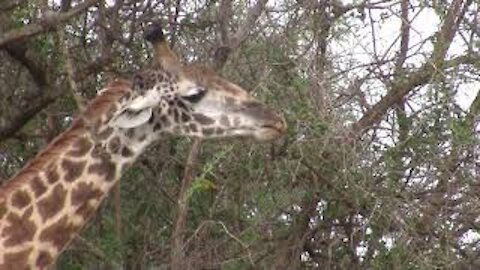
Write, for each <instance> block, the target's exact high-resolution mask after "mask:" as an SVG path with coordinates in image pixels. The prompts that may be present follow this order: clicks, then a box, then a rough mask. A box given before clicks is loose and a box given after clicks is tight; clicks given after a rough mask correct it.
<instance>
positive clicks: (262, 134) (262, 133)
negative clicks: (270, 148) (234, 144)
mask: <svg viewBox="0 0 480 270" xmlns="http://www.w3.org/2000/svg"><path fill="white" fill-rule="evenodd" d="M284 134H285V129H278V128H276V127H269V126H264V127H261V128H259V129H258V130H255V133H253V138H254V139H255V140H256V141H258V142H266V141H273V140H276V139H278V138H280V137H282V136H283V135H284Z"/></svg>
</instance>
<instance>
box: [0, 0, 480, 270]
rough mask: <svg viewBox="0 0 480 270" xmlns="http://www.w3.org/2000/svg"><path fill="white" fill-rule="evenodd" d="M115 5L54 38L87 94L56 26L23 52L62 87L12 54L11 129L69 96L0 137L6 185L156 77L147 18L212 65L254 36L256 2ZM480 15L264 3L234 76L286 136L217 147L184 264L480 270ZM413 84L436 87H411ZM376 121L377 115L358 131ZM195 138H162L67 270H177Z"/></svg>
mask: <svg viewBox="0 0 480 270" xmlns="http://www.w3.org/2000/svg"><path fill="white" fill-rule="evenodd" d="M10 2H12V1H10ZM19 2H22V1H19ZM29 2H32V1H29ZM58 2H59V1H49V8H50V9H52V10H54V11H58V10H59V7H58V6H57V5H58ZM72 2H73V3H74V4H77V3H78V2H80V1H72ZM106 2H107V3H105V2H103V1H101V2H99V3H100V4H98V5H99V7H95V8H90V9H89V10H88V12H87V14H85V13H83V14H81V15H78V16H77V17H75V18H73V19H71V20H70V21H69V22H68V24H67V25H65V27H64V28H63V27H60V26H59V27H58V29H60V30H58V29H57V31H65V34H66V35H67V37H68V38H67V40H66V41H67V42H66V43H67V44H68V47H69V49H70V53H71V55H70V57H72V60H73V61H74V66H75V71H76V76H77V75H78V76H80V75H81V76H80V77H79V78H77V79H78V81H77V84H78V89H76V90H75V89H73V90H72V89H71V87H70V86H69V84H68V74H66V71H65V63H66V59H65V57H66V56H65V55H62V53H61V48H60V45H59V42H58V32H57V31H51V32H47V33H42V34H40V35H37V36H35V37H33V38H30V39H25V40H23V41H22V42H23V43H22V46H26V47H28V50H27V53H26V55H27V56H28V57H31V59H34V60H36V61H37V62H40V63H41V66H42V69H43V68H44V69H45V70H47V72H46V73H47V74H46V76H47V77H48V80H47V81H48V83H49V86H48V87H44V86H41V85H40V86H39V85H38V84H37V83H36V82H35V78H34V76H33V75H32V74H31V69H29V66H28V65H29V63H28V62H27V63H26V62H21V61H19V60H18V59H16V58H15V57H14V55H12V53H9V52H8V51H7V50H6V49H4V48H2V50H1V51H0V55H1V56H2V59H3V60H2V61H3V63H2V67H0V81H1V83H0V94H2V96H4V97H5V101H1V102H0V105H1V107H0V134H3V133H2V130H1V129H3V127H4V126H5V124H4V123H8V121H7V120H8V119H10V116H11V115H15V114H17V113H22V109H24V108H26V107H28V105H30V106H33V105H34V101H35V100H40V98H41V97H43V95H45V94H46V93H50V92H48V91H53V92H52V93H56V94H55V95H54V96H56V98H55V100H54V101H53V102H51V103H48V104H47V105H49V106H48V107H47V105H45V106H44V107H42V109H41V112H39V113H36V114H35V116H34V117H33V118H32V119H31V120H29V121H27V123H25V124H24V125H22V126H21V129H20V128H19V129H18V130H16V132H15V133H13V135H11V136H8V137H3V136H1V135H0V143H1V144H0V166H2V170H0V171H1V172H0V178H3V179H7V178H8V177H9V176H11V175H13V174H14V172H15V171H16V170H18V169H19V168H20V167H21V166H22V164H24V162H26V161H27V160H28V159H30V158H31V157H32V156H33V155H34V154H35V152H37V151H38V150H39V149H40V148H41V147H42V146H44V145H45V144H46V143H47V142H48V141H50V140H51V139H52V137H53V135H55V134H58V133H60V132H61V131H62V130H64V129H65V128H66V126H67V125H68V123H69V122H70V121H71V119H72V117H73V116H74V115H76V114H77V113H78V111H79V109H78V108H77V105H78V102H77V99H75V98H74V97H75V96H76V97H80V98H81V99H89V98H92V97H93V96H94V95H95V94H96V91H97V90H98V89H100V88H101V86H102V85H104V84H105V83H106V82H107V81H109V80H111V79H112V78H113V77H116V76H118V75H122V76H126V77H129V76H131V74H132V73H134V72H135V71H137V70H139V69H142V68H145V67H147V66H148V65H149V61H150V52H149V49H148V46H147V45H146V43H145V41H144V40H143V38H142V31H143V29H144V27H145V25H146V24H147V23H148V22H150V21H154V20H158V19H161V20H162V21H163V22H164V23H165V27H166V29H167V32H168V34H169V39H170V40H171V41H172V42H174V49H175V51H176V52H178V53H179V54H180V55H181V56H182V58H183V59H185V60H187V61H190V62H194V61H198V62H203V63H211V62H215V56H214V55H215V52H216V50H217V49H218V48H220V47H222V46H226V45H228V42H227V44H226V43H225V37H224V36H222V35H224V34H222V31H225V32H226V33H227V34H226V35H227V37H228V36H230V37H231V36H232V35H233V34H234V33H236V31H238V30H239V29H242V28H241V27H242V23H243V22H245V21H247V20H248V17H249V12H251V10H252V8H253V6H254V4H253V3H251V2H252V1H232V2H233V6H232V7H230V11H228V8H227V9H226V10H224V11H225V12H227V13H228V12H231V14H230V16H227V17H228V19H229V21H228V22H227V23H226V24H225V23H224V22H221V21H220V17H219V14H220V13H219V12H218V11H219V10H220V9H221V8H222V5H223V4H225V5H228V3H229V2H230V1H200V0H198V1H178V3H180V4H178V5H176V3H175V2H176V1H112V3H110V1H106ZM187 2H188V3H187ZM253 2H255V1H253ZM259 2H260V1H259ZM351 2H353V4H352V3H351ZM402 2H407V3H410V5H409V8H408V10H409V14H408V15H406V14H405V13H402V11H401V6H400V5H401V3H402ZM457 2H462V3H463V4H464V5H461V8H465V12H464V13H455V14H464V17H463V18H459V19H458V22H459V27H458V31H457V32H455V33H453V34H454V38H453V41H452V44H451V45H450V44H446V45H447V46H450V49H449V51H448V53H446V54H445V55H444V56H443V57H441V59H443V60H444V61H445V62H444V63H442V64H441V65H440V64H438V63H434V62H433V60H431V59H437V58H435V57H433V56H432V57H430V56H431V55H432V53H433V48H434V47H436V46H438V43H439V42H441V41H439V40H438V38H434V36H435V37H436V36H437V34H436V33H435V31H440V30H441V29H442V27H441V26H442V24H443V23H445V22H447V19H446V16H448V10H449V9H450V8H451V7H452V6H454V4H455V3H457ZM32 3H33V2H32ZM365 3H367V4H365ZM442 3H443V4H442ZM467 3H469V4H468V5H467ZM40 9H41V8H40V6H37V5H33V4H23V5H19V6H18V7H17V8H15V9H14V10H10V11H8V10H7V11H3V10H2V9H1V8H0V24H1V23H2V22H3V23H4V24H2V25H4V26H0V30H1V31H3V32H6V31H7V30H12V29H20V28H21V27H23V26H25V25H26V24H27V23H28V22H30V20H31V21H32V22H36V21H37V20H38V19H37V17H36V16H37V14H38V13H39V12H40ZM478 9H479V4H478V1H477V2H473V3H471V1H440V2H437V1H434V2H432V3H429V2H428V1H403V0H402V1H389V0H387V1H366V2H364V1H293V0H283V1H273V2H272V1H270V2H268V4H267V6H266V8H264V9H262V13H261V14H262V15H261V16H260V17H259V19H258V20H257V21H256V22H255V23H254V24H253V25H251V26H250V27H249V28H248V29H247V30H248V32H249V33H250V35H249V36H248V38H247V39H246V40H244V41H243V42H242V43H241V44H239V46H238V47H237V48H236V49H235V50H234V51H232V52H231V53H230V55H229V57H228V61H227V62H226V63H225V65H224V66H223V69H222V70H221V72H220V73H221V74H222V76H224V77H226V78H228V79H229V80H231V81H234V82H237V83H239V84H240V85H241V86H242V87H244V88H245V89H249V90H250V92H251V93H252V95H254V96H256V97H258V98H259V99H261V100H263V101H265V102H266V103H268V104H271V106H272V107H274V108H276V109H277V110H279V111H281V112H282V113H283V114H284V117H285V119H286V121H287V123H288V125H289V127H288V131H287V134H286V136H285V138H283V139H281V140H279V141H277V142H273V143H270V144H266V145H262V144H256V143H253V142H251V141H245V140H238V141H236V140H235V141H234V140H227V141H221V142H218V141H215V142H210V141H207V142H204V143H203V146H202V151H201V155H200V159H199V162H198V164H196V170H195V177H194V181H193V183H192V185H191V186H190V187H189V188H188V189H187V198H188V206H189V208H188V213H187V224H186V231H185V234H184V236H185V237H184V251H185V265H186V268H185V269H310V268H312V269H314V268H319V269H440V268H442V269H443V268H447V269H457V268H458V269H461V268H462V267H463V268H465V269H467V268H470V269H474V268H477V267H479V265H480V263H479V261H478V256H477V253H478V250H479V248H480V246H479V241H478V240H479V239H480V234H479V233H480V231H479V230H478V228H479V225H480V224H479V219H478V216H479V215H480V200H479V197H478V183H477V181H478V179H479V171H478V166H479V164H478V162H479V151H480V148H479V136H478V128H479V126H478V125H479V123H478V117H479V111H478V109H475V108H480V106H479V105H478V102H479V101H480V98H479V97H478V95H479V93H478V80H479V69H478V68H479V67H478V63H479V61H480V54H479V51H478V49H479V48H478V42H479V38H480V37H479V34H478V31H479V29H478V16H477V15H476V14H478ZM1 15H9V16H1ZM250 15H251V14H250ZM405 16H408V19H407V20H406V21H409V22H410V30H409V34H408V35H409V37H410V42H409V43H408V44H407V48H406V55H405V57H406V58H405V60H404V61H403V62H401V61H399V59H400V58H401V54H402V52H401V49H400V41H401V39H402V37H401V33H400V31H401V30H400V29H401V25H400V24H401V22H402V20H404V19H405ZM475 20H477V21H475ZM430 22H431V23H430ZM475 23H476V24H475ZM427 24H428V25H430V24H432V25H433V24H434V25H435V27H434V28H433V29H431V28H429V27H427ZM475 25H477V26H476V28H475V27H474V26H475ZM6 26H8V28H5V27H6ZM447 28H448V27H447ZM454 28H455V27H450V28H448V29H454ZM387 30H388V31H387ZM392 33H393V34H392ZM443 42H445V43H448V42H447V41H443ZM212 59H213V60H212ZM100 60H101V61H104V62H102V64H101V65H99V66H95V65H93V64H94V63H96V61H100ZM437 64H438V65H437ZM432 66H434V68H431V67H432ZM422 67H425V68H424V69H422ZM422 74H427V75H426V76H423V75H422ZM415 76H418V77H421V78H422V80H420V81H419V82H418V83H416V84H415V85H413V86H412V87H411V88H409V89H407V91H404V88H405V87H407V86H408V85H409V84H410V83H411V81H412V80H414V79H416V78H417V77H415ZM49 89H50V90H49ZM55 91H58V92H55ZM75 91H76V92H75ZM402 91H404V92H405V93H404V95H392V93H400V92H402ZM72 92H73V94H71V93H72ZM389 95H392V96H393V98H392V99H393V101H392V100H390V98H391V97H392V96H389ZM390 101H391V102H390ZM382 102H390V103H388V104H387V105H388V106H387V108H385V110H383V109H382V108H381V106H378V107H376V105H378V104H380V105H382V104H383V103H382ZM372 115H373V116H372ZM377 116H378V118H375V117H377ZM365 117H373V118H375V119H374V121H372V124H370V125H366V126H360V128H356V127H358V126H356V125H357V124H359V123H361V121H362V120H365ZM2 121H3V122H2ZM190 142H191V141H190V140H189V139H178V138H165V139H164V140H162V141H161V142H159V143H157V144H155V145H154V146H152V147H151V148H150V149H148V151H147V153H145V154H144V155H142V156H141V157H140V158H139V160H138V161H137V162H136V163H135V164H134V165H133V166H132V168H130V169H129V170H128V171H127V172H126V173H125V175H124V176H123V178H122V180H121V201H120V207H119V209H121V212H120V214H121V219H117V217H116V215H115V214H116V213H115V210H114V209H116V208H115V205H114V204H115V203H116V202H115V201H114V200H112V199H111V198H109V199H108V200H107V201H106V202H105V203H104V205H103V206H102V207H101V209H100V210H99V211H98V213H97V215H96V216H95V217H94V218H93V219H92V220H91V222H90V223H89V224H88V226H87V227H86V228H85V229H84V231H83V233H82V234H81V236H80V237H79V239H80V240H78V239H77V240H78V241H77V240H76V241H74V243H73V244H72V246H71V247H70V248H69V249H68V250H67V251H66V252H65V253H64V254H63V255H62V256H61V259H60V260H59V261H58V263H57V268H58V269H86V268H89V269H110V268H119V267H124V268H125V269H150V268H154V267H158V268H160V269H163V268H168V265H169V263H170V259H171V258H170V255H171V254H170V252H171V248H172V235H173V231H174V226H175V222H174V221H175V218H176V214H177V207H178V205H177V202H178V198H179V196H180V195H181V194H180V192H181V185H182V178H183V173H184V163H185V160H186V157H187V154H188V151H189V149H190V145H191V143H190ZM119 224H120V225H121V234H120V235H119V233H118V232H117V231H116V230H117V228H118V226H119ZM463 268H462V269H463Z"/></svg>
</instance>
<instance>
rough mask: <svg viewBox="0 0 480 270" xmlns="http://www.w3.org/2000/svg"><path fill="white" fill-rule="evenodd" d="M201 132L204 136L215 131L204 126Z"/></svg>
mask: <svg viewBox="0 0 480 270" xmlns="http://www.w3.org/2000/svg"><path fill="white" fill-rule="evenodd" d="M202 131H203V134H204V135H206V136H209V135H212V134H213V133H214V132H215V129H214V128H204V129H202Z"/></svg>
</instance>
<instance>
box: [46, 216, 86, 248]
mask: <svg viewBox="0 0 480 270" xmlns="http://www.w3.org/2000/svg"><path fill="white" fill-rule="evenodd" d="M78 228H79V227H78V226H75V225H74V224H71V223H70V222H68V217H66V216H65V217H63V218H61V219H60V220H59V221H57V222H55V223H54V224H52V225H50V227H48V228H46V229H45V230H43V231H42V232H41V233H40V241H48V242H51V243H52V244H53V245H54V246H55V247H57V248H58V249H62V247H64V246H65V245H66V244H67V243H68V242H69V241H70V239H72V237H73V236H74V234H75V232H76V231H77V229H78Z"/></svg>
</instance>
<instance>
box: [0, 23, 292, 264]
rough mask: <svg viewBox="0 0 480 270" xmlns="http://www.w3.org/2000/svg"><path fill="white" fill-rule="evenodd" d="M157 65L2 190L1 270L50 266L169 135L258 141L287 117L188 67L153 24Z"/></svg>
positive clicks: (105, 92)
mask: <svg viewBox="0 0 480 270" xmlns="http://www.w3.org/2000/svg"><path fill="white" fill-rule="evenodd" d="M145 38H146V39H147V41H149V42H150V43H151V44H152V46H153V51H154V59H155V62H156V65H155V67H154V68H151V69H147V70H145V71H142V72H139V73H137V74H136V75H134V76H133V78H132V79H131V80H125V79H117V80H114V81H113V82H111V83H109V84H108V85H107V86H106V87H105V88H104V89H102V90H101V91H99V93H98V95H97V96H96V97H95V98H94V99H93V100H92V101H91V102H90V103H89V105H88V106H87V107H86V109H85V110H84V111H83V112H82V113H81V114H80V116H78V117H77V118H76V119H75V120H73V121H72V123H71V125H70V127H69V128H68V129H67V130H66V131H65V132H63V133H62V134H60V135H58V136H57V137H56V138H55V139H54V140H53V141H52V142H51V143H50V144H49V145H48V146H47V147H46V148H45V149H43V150H42V151H40V152H39V153H38V154H37V155H36V157H35V158H33V159H32V160H31V161H29V162H28V163H27V164H26V165H25V166H24V167H23V169H21V170H20V171H19V172H18V173H16V174H15V175H14V176H13V177H12V178H11V179H10V180H8V181H6V182H5V183H4V184H3V185H2V186H0V269H1V270H3V269H17V270H20V269H45V268H46V267H48V266H49V265H51V264H53V263H54V262H55V260H56V259H57V257H58V256H59V255H60V254H61V253H62V251H63V250H64V249H65V248H66V247H67V246H68V245H69V243H70V242H71V240H72V239H73V238H74V237H75V235H77V234H78V233H79V232H80V230H81V229H82V227H83V226H84V225H85V224H86V223H87V222H88V220H89V218H90V217H92V215H93V214H94V212H95V211H96V210H97V208H98V206H99V205H100V203H101V202H102V201H103V200H104V198H105V196H106V195H107V194H108V193H109V191H110V190H111V189H112V187H113V186H114V185H115V184H116V183H117V182H118V181H119V179H120V176H121V174H122V172H124V171H125V170H126V168H128V166H129V165H131V164H132V163H133V162H134V161H135V159H136V158H137V157H138V156H139V155H140V154H141V153H142V152H143V151H144V150H145V148H146V147H147V146H149V145H151V144H152V143H154V142H155V141H157V140H158V139H159V138H161V137H164V136H172V135H173V136H186V137H200V138H219V137H238V136H241V137H251V138H253V139H255V140H258V141H267V140H272V139H275V138H277V137H279V136H281V135H282V134H283V133H284V132H285V130H286V124H285V121H284V120H283V118H282V117H281V116H280V115H279V114H277V113H276V112H274V111H273V110H272V109H270V108H269V107H267V106H266V105H264V104H262V103H260V102H259V101H257V100H255V99H254V98H253V97H252V96H251V95H249V94H248V93H247V92H246V91H245V90H244V89H242V88H241V87H239V86H238V85H236V84H234V83H232V82H229V81H227V80H225V79H223V78H221V77H220V76H218V75H217V74H216V73H215V72H213V71H212V70H210V69H208V68H207V67H204V66H200V65H184V64H182V63H181V62H180V61H179V60H178V58H177V56H176V55H175V54H174V53H173V51H172V50H171V49H170V48H169V46H168V44H167V42H166V39H165V38H164V35H163V32H162V29H161V27H160V26H158V25H154V26H152V27H151V29H149V30H148V31H147V32H146V34H145Z"/></svg>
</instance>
